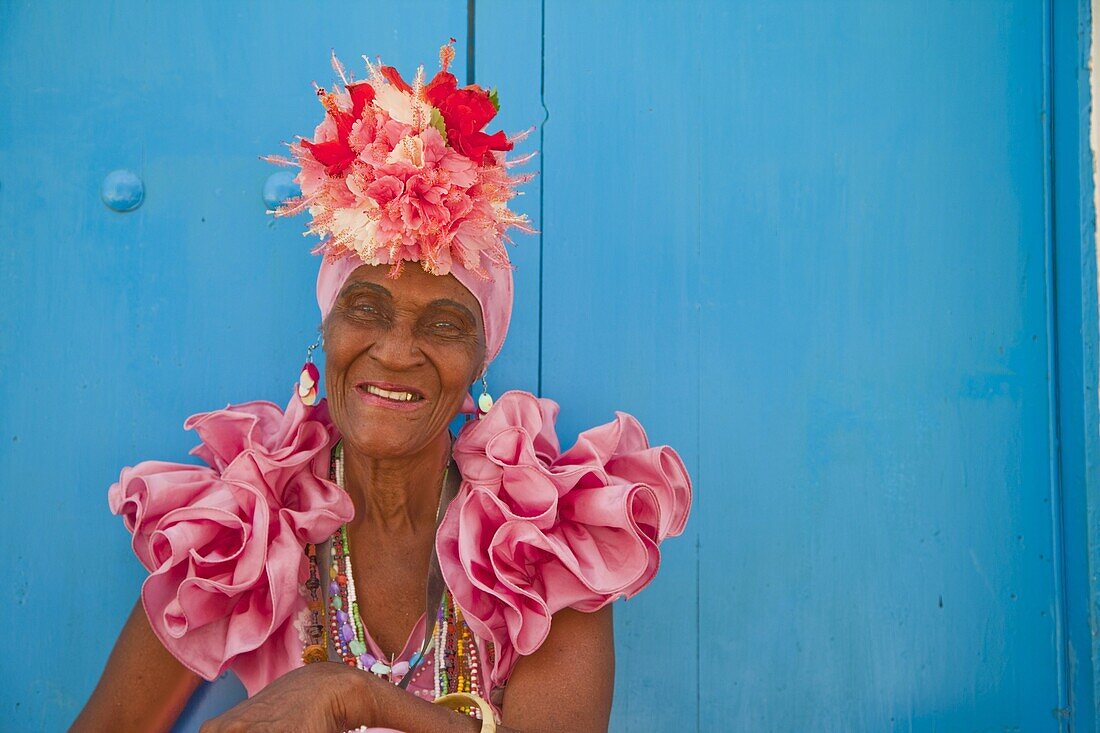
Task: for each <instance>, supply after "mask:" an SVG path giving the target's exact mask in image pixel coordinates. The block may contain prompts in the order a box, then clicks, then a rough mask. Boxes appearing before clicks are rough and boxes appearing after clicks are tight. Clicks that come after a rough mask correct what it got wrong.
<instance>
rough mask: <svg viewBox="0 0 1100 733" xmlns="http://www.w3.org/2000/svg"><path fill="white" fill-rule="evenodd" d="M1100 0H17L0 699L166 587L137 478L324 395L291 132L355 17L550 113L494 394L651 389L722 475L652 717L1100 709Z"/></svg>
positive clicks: (692, 541)
mask: <svg viewBox="0 0 1100 733" xmlns="http://www.w3.org/2000/svg"><path fill="white" fill-rule="evenodd" d="M1086 8H1087V3H1081V4H1078V3H1076V2H1057V1H1055V2H1053V4H1051V3H1047V2H1036V1H1033V0H1018V1H1016V2H1007V1H1004V2H1000V1H999V2H963V3H958V2H950V3H949V2H935V3H931V4H929V3H927V2H916V1H913V2H909V1H908V0H906V1H902V0H896V1H892V2H887V1H886V0H879V1H877V2H872V1H870V0H867V1H864V2H855V1H853V2H844V3H821V2H815V1H812V0H805V1H802V2H772V1H764V0H753V1H751V2H750V1H744V2H717V1H714V2H693V3H689V2H673V1H671V0H669V1H667V2H656V1H654V2H645V3H628V2H623V1H616V2H599V3H594V2H580V1H579V0H578V1H568V2H567V1H561V0H546V2H545V3H539V2H520V1H518V0H516V1H513V0H477V2H476V5H475V4H474V3H473V2H469V3H468V2H466V1H465V0H422V1H420V2H402V3H382V2H374V3H366V2H358V3H336V2H318V3H310V4H301V3H295V2H290V1H289V0H287V1H284V2H265V3H259V2H249V3H242V2H238V3H214V2H194V3H187V4H175V3H174V4H169V3H145V2H137V1H136V0H127V1H118V2H99V3H80V2H59V1H57V0H55V1H53V2H33V3H32V2H22V1H20V2H16V1H14V0H7V1H6V2H0V289H2V291H3V292H4V294H5V295H4V300H3V306H2V307H0V367H2V373H3V375H4V377H3V379H0V487H2V491H3V494H2V496H3V498H4V506H5V508H6V512H5V514H6V515H7V524H6V528H5V530H4V531H3V532H2V533H0V579H2V580H3V582H4V587H6V588H7V589H8V592H7V593H6V594H4V595H3V596H0V629H2V631H0V639H2V640H3V642H4V649H5V650H6V652H5V654H4V655H2V656H0V660H2V661H0V674H2V676H3V677H4V679H5V680H6V684H5V685H3V686H2V687H0V720H2V721H3V722H0V728H2V729H4V730H8V729H10V730H57V729H60V728H62V727H64V726H65V725H66V724H67V723H68V722H69V721H71V719H72V718H73V716H74V715H75V714H76V712H77V711H78V710H79V708H80V706H81V705H82V704H83V702H84V700H85V699H86V697H87V695H88V693H89V692H90V690H91V688H92V686H93V685H94V683H95V681H96V679H97V678H98V675H99V672H100V670H101V668H102V664H103V662H104V660H105V659H106V656H107V654H108V652H109V650H110V646H111V644H112V642H113V639H114V637H115V635H116V634H117V632H118V630H119V628H120V627H121V625H122V622H123V620H124V618H125V615H126V613H127V611H128V610H129V608H130V607H131V605H132V604H133V602H134V599H135V597H136V594H137V591H138V587H139V585H140V582H141V578H142V576H143V573H142V572H141V570H140V568H139V566H138V564H137V562H136V560H135V559H134V558H133V557H132V555H131V553H130V550H129V546H128V536H127V535H126V533H125V532H124V531H123V529H122V527H121V523H120V522H119V521H118V520H117V518H114V517H112V516H111V515H110V514H109V513H108V511H107V508H106V487H107V486H108V485H109V484H110V483H111V481H113V480H114V478H115V477H116V476H117V472H118V469H119V468H120V467H121V466H123V465H126V464H131V463H133V462H136V461H138V460H141V459H143V458H150V457H158V458H165V459H180V458H182V457H183V456H184V454H185V453H186V450H187V449H188V448H190V447H191V445H192V444H193V441H194V439H193V437H192V436H191V435H188V434H185V433H183V432H182V430H181V429H180V425H181V423H182V421H183V419H184V418H185V417H186V416H187V415H189V414H191V413H193V412H196V411H200V410H205V409H210V408H213V407H219V406H222V405H224V404H225V403H227V402H238V401H244V400H248V399H257V398H265V399H272V400H275V401H277V402H282V401H284V400H285V399H286V398H287V395H288V394H289V392H288V390H289V388H290V385H291V383H292V382H293V381H294V379H295V377H296V370H297V368H298V366H299V365H300V363H301V359H302V354H303V350H304V348H305V346H306V345H307V344H308V343H309V342H310V341H311V338H312V332H313V329H314V328H315V327H316V321H317V316H316V311H315V305H314V301H313V295H312V292H313V290H312V287H313V277H314V274H315V271H316V260H315V259H314V258H312V257H311V256H310V255H309V252H308V249H309V247H308V245H307V243H306V242H305V241H304V240H303V239H302V238H301V236H300V235H299V231H300V229H301V227H302V226H303V223H304V222H303V221H301V220H290V221H287V220H280V221H278V222H272V221H271V220H270V218H269V217H267V216H266V215H265V214H264V209H265V205H264V202H263V200H262V196H261V192H262V189H263V186H264V183H265V181H266V179H267V177H268V176H269V175H270V174H271V173H272V172H274V169H273V168H271V167H270V166H268V165H267V164H265V163H263V162H261V161H260V160H258V156H260V155H263V154H268V153H274V152H279V147H280V146H279V143H280V141H281V140H284V139H288V138H289V137H290V136H291V135H293V134H294V133H296V132H301V131H304V130H307V129H310V127H311V126H312V125H313V124H314V123H315V121H316V119H317V115H318V107H317V104H316V101H315V100H314V99H313V97H312V94H311V88H310V82H311V81H312V80H316V81H318V82H319V83H322V84H327V83H329V82H330V81H331V79H332V72H331V70H330V69H329V66H328V53H329V49H330V48H334V49H335V50H336V52H337V54H338V55H340V56H341V57H342V58H343V59H344V60H345V62H346V63H348V64H349V65H356V62H357V60H358V58H359V54H361V53H368V54H371V55H375V54H379V55H381V56H382V57H383V58H384V59H385V60H386V61H387V62H388V63H395V64H396V65H398V66H399V67H400V68H402V69H403V70H405V71H406V72H411V70H412V68H413V67H414V66H415V64H416V63H419V62H424V63H426V64H427V65H428V66H429V70H430V69H431V68H433V65H434V58H435V54H436V51H437V49H438V46H439V45H440V43H442V42H443V41H444V40H446V39H447V38H448V37H450V36H454V37H456V38H457V39H458V45H457V47H458V48H459V49H461V50H466V49H469V51H470V52H471V55H470V56H468V57H466V56H465V54H460V57H459V62H458V64H457V66H458V70H459V72H461V71H462V69H463V67H464V65H467V64H468V68H469V70H470V72H471V73H472V75H473V76H474V77H475V78H476V80H477V81H479V82H481V83H484V84H489V85H495V86H497V87H499V89H500V95H501V100H502V102H503V105H504V107H503V110H502V115H501V120H502V122H503V125H504V127H505V128H506V129H508V130H512V131H515V130H519V129H522V128H524V127H526V126H528V125H532V124H536V125H538V130H537V132H536V133H535V134H534V135H532V137H531V138H530V139H529V141H528V142H527V143H525V144H524V146H525V149H538V150H539V151H540V155H539V157H538V158H537V164H536V165H535V166H534V168H537V169H538V170H539V171H540V177H539V179H537V180H536V182H534V183H533V184H531V185H530V186H528V187H527V189H526V194H525V196H524V197H523V198H522V199H521V200H520V208H521V210H523V211H526V212H527V213H529V214H530V215H531V217H532V218H533V219H534V220H535V222H536V223H537V225H538V226H539V228H540V229H541V232H542V234H541V235H540V236H535V237H522V238H520V240H519V243H518V245H517V247H516V248H515V249H514V250H513V253H514V257H515V262H516V263H517V266H518V268H519V269H518V272H517V309H516V314H515V316H514V320H513V328H512V331H511V334H510V336H509V340H508V343H507V345H506V347H505V351H504V352H503V354H502V355H501V357H500V358H499V359H498V361H497V362H496V363H495V364H494V366H493V367H492V369H491V370H490V384H491V386H492V388H493V390H494V391H501V390H503V389H506V388H512V387H516V388H523V389H530V390H533V391H538V392H541V393H542V394H544V395H546V396H549V397H552V398H554V399H556V400H557V401H559V402H560V403H561V405H562V418H561V430H562V432H563V438H565V439H567V440H568V439H571V437H572V436H573V435H575V434H576V432H578V431H579V430H581V429H583V428H585V427H587V426H589V425H592V424H594V423H597V422H602V421H605V420H607V419H609V418H610V416H611V414H612V411H613V410H615V409H625V410H628V411H631V412H633V413H634V414H636V415H637V416H638V417H639V418H640V419H641V420H642V422H643V424H644V425H646V426H647V428H648V430H649V432H650V436H651V438H652V439H653V440H654V441H657V442H667V443H670V444H672V445H674V446H675V447H677V448H678V449H679V450H680V451H681V453H682V455H683V456H684V458H685V460H686V461H687V464H688V466H689V469H690V471H691V472H692V474H693V476H694V477H695V479H696V486H697V503H696V506H695V511H694V514H693V517H692V520H691V522H690V523H689V526H688V530H687V532H686V533H685V535H684V536H683V537H681V538H679V539H678V540H672V541H670V542H669V543H668V545H667V546H666V547H667V551H666V552H665V554H664V558H663V564H662V570H661V572H660V574H659V576H658V579H657V580H656V582H655V583H654V585H653V586H652V587H651V588H650V589H648V590H647V591H646V592H644V593H643V594H641V595H640V596H638V597H637V598H636V599H634V600H631V601H629V602H626V603H620V604H619V606H618V607H617V609H616V632H617V651H618V675H617V683H616V687H617V690H616V701H615V711H614V715H613V722H612V728H613V729H614V730H622V731H627V730H631V731H634V730H653V731H684V730H699V731H724V730H739V731H740V730H761V731H764V730H766V731H773V730H774V731H787V730H790V731H795V730H798V731H801V730H815V731H816V730H822V731H830V730H856V731H879V730H905V731H908V730H919V731H926V730H927V731H932V730H951V731H956V730H958V731H962V730H1019V731H1047V730H1067V731H1068V730H1071V729H1072V730H1089V729H1095V730H1100V723H1098V717H1100V716H1098V715H1097V710H1096V705H1097V700H1098V699H1100V697H1098V695H1097V689H1098V685H1100V681H1098V680H1097V678H1096V675H1095V671H1096V666H1095V665H1096V660H1097V652H1098V649H1097V643H1098V642H1097V636H1096V634H1095V633H1094V632H1093V629H1097V628H1100V626H1097V620H1098V613H1100V608H1098V606H1097V602H1098V600H1100V597H1098V596H1097V588H1098V587H1100V578H1098V575H1097V573H1098V572H1100V571H1098V570H1097V569H1096V568H1097V567H1100V549H1098V544H1097V543H1098V541H1100V527H1098V522H1097V521H1096V517H1100V509H1098V508H1097V507H1098V506H1100V492H1098V488H1097V487H1098V485H1100V484H1098V477H1097V476H1096V465H1098V464H1097V462H1096V456H1097V451H1096V449H1097V435H1096V433H1097V408H1096V344H1097V337H1096V332H1097V318H1096V287H1095V278H1096V266H1095V259H1094V257H1093V253H1092V248H1091V242H1090V237H1091V235H1092V231H1091V223H1090V222H1091V216H1092V209H1091V182H1090V178H1089V174H1090V165H1091V163H1090V160H1089V157H1088V149H1087V145H1085V144H1084V140H1085V139H1086V134H1087V131H1086V128H1085V127H1083V125H1082V120H1083V119H1085V117H1084V114H1085V113H1086V112H1087V108H1088V107H1087V96H1086V94H1085V92H1084V90H1085V86H1084V85H1083V82H1082V80H1083V79H1084V76H1083V73H1082V72H1083V69H1084V56H1083V49H1085V48H1087V45H1088V44H1087V42H1088V38H1087V33H1083V32H1082V29H1087V27H1088V13H1087V9H1086ZM471 33H472V37H471ZM468 41H470V43H468ZM120 168H121V169H129V170H131V171H133V172H134V173H136V174H137V175H138V176H139V177H140V178H141V179H142V181H143V183H144V186H145V199H144V202H143V204H142V205H141V207H140V208H138V209H136V210H134V211H132V212H130V213H125V214H120V213H117V212H114V211H112V210H110V209H108V208H107V207H106V206H104V204H103V202H102V201H101V199H100V186H101V183H102V181H103V179H104V177H105V176H106V175H107V174H108V173H109V172H110V171H112V170H115V169H120ZM1090 510H1091V512H1092V516H1093V520H1091V521H1090V519H1089V516H1090V514H1089V512H1090ZM1090 553H1091V556H1092V557H1093V558H1094V559H1093V567H1092V570H1091V574H1090V567H1089V562H1088V558H1089V557H1090ZM1090 624H1092V626H1091V628H1090ZM241 694H242V693H241V690H240V688H239V685H237V684H236V682H235V680H233V679H231V678H228V679H225V680H222V681H219V682H217V683H215V684H213V685H209V686H206V687H204V688H203V689H202V690H201V692H200V693H199V694H198V695H197V696H196V699H195V700H194V701H193V703H192V706H191V707H190V709H189V710H188V712H187V713H186V714H185V716H184V719H183V720H181V722H180V724H179V726H178V729H179V730H195V729H196V728H197V727H198V725H199V724H200V723H201V721H202V720H203V719H204V718H205V717H208V716H210V715H212V714H214V712H216V711H217V710H220V709H221V708H223V707H224V706H226V705H228V704H231V703H232V701H233V700H235V699H237V698H238V697H239V696H240V695H241Z"/></svg>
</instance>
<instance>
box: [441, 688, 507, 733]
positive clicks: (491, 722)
mask: <svg viewBox="0 0 1100 733" xmlns="http://www.w3.org/2000/svg"><path fill="white" fill-rule="evenodd" d="M433 702H435V704H436V705H442V706H443V707H445V708H450V709H451V710H454V711H455V712H462V711H461V710H460V708H463V707H469V706H471V705H474V706H476V707H477V708H478V709H479V710H480V711H481V733H496V732H497V719H496V718H495V717H494V716H493V709H492V708H491V707H490V706H489V703H488V702H486V700H485V698H483V697H478V696H477V695H471V694H470V693H468V692H452V693H451V694H450V695H443V696H442V697H437V698H436V699H435V700H434V701H433Z"/></svg>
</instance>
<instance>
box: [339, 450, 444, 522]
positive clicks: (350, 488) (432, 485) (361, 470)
mask: <svg viewBox="0 0 1100 733" xmlns="http://www.w3.org/2000/svg"><path fill="white" fill-rule="evenodd" d="M450 458H451V436H450V434H449V433H448V432H447V431H446V430H444V431H443V432H442V433H440V434H439V436H438V437H437V438H435V439H433V440H432V441H431V442H429V443H428V445H426V446H425V447H424V448H423V449H422V450H421V451H419V452H418V453H414V454H411V455H408V456H400V457H398V458H374V457H371V456H367V455H364V454H362V453H358V452H356V451H355V450H354V449H353V448H352V447H351V446H350V445H348V444H347V443H345V444H344V484H345V486H344V488H345V490H346V491H347V492H348V494H349V495H350V496H351V500H352V503H353V504H354V505H355V518H354V519H353V520H352V521H351V523H350V525H349V528H350V529H354V528H356V527H360V526H367V527H372V528H380V529H384V530H386V531H391V532H392V531H406V532H412V533H419V532H420V531H421V530H424V529H425V528H427V529H430V530H432V531H434V529H435V520H436V510H437V509H438V507H439V494H440V489H441V488H442V485H443V471H444V469H445V468H446V466H447V463H448V461H450Z"/></svg>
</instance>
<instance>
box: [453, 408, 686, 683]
mask: <svg viewBox="0 0 1100 733" xmlns="http://www.w3.org/2000/svg"><path fill="white" fill-rule="evenodd" d="M557 415H558V405H557V404H556V403H555V402H553V401H551V400H548V399H545V398H538V397H535V396H534V395H532V394H530V393H528V392H507V393H505V394H504V395H502V396H501V397H500V399H499V400H497V402H496V403H495V404H494V405H493V408H492V409H491V410H490V411H489V412H488V414H487V415H485V416H484V417H483V418H482V419H481V420H478V421H476V422H471V423H469V424H467V425H466V427H464V428H463V430H462V432H461V434H460V435H459V437H458V439H457V440H456V441H455V445H454V457H455V460H456V462H457V463H458V466H459V468H460V470H461V473H462V486H461V488H460V490H459V494H458V496H457V497H456V498H455V500H454V502H452V504H451V506H450V507H449V509H448V510H447V513H446V516H445V517H444V519H443V523H442V525H441V526H440V529H439V533H438V535H437V538H436V549H437V552H438V555H439V561H440V566H441V567H442V570H443V576H444V579H445V580H446V583H447V586H448V588H449V589H450V590H451V593H452V594H453V596H454V599H455V601H456V603H457V604H458V606H459V608H461V609H462V611H463V614H464V615H465V617H466V621H467V623H468V624H469V625H470V628H471V630H472V631H473V632H474V633H475V634H476V635H477V636H479V637H481V638H482V639H484V640H489V641H491V643H492V646H493V651H494V654H493V665H492V669H491V673H490V677H491V682H492V684H493V685H499V684H503V682H504V681H505V680H507V678H508V676H509V675H510V674H511V670H512V667H513V666H514V665H515V663H516V661H517V659H518V657H519V656H520V655H527V654H531V653H532V652H534V651H535V650H536V649H538V648H539V646H540V645H541V644H542V643H543V641H545V639H546V636H547V634H548V633H549V632H550V620H551V616H552V615H553V614H554V613H555V612H557V611H559V610H561V609H563V608H574V609H577V610H580V611H595V610H597V609H599V608H602V607H603V606H606V605H607V604H608V603H611V602H612V601H614V600H616V599H617V598H621V597H626V598H629V597H631V596H633V595H634V594H636V593H637V592H638V591H640V590H641V589H642V588H644V587H645V586H646V585H647V584H649V582H650V581H651V580H653V577H654V575H655V574H656V572H657V566H658V564H659V562H660V550H659V549H658V545H659V544H660V542H661V541H663V540H664V539H665V538H666V537H669V536H672V535H678V534H680V533H681V532H682V531H683V529H684V525H685V524H686V522H687V517H688V511H689V509H690V507H691V479H690V478H689V476H688V473H687V470H686V469H685V467H684V463H683V461H682V460H681V459H680V457H679V455H677V453H676V451H674V450H672V449H671V448H669V447H668V446H657V447H650V445H649V442H648V439H647V438H646V434H645V431H644V430H643V429H642V426H641V425H640V424H639V423H638V421H637V420H636V419H634V418H633V417H631V416H630V415H628V414H626V413H623V412H617V413H615V419H614V420H613V421H611V422H609V423H607V424H606V425H600V426H598V427H595V428H592V429H590V430H586V431H585V432H583V433H581V434H580V435H579V436H578V438H577V442H576V444H575V445H574V446H573V447H572V448H570V449H569V450H567V451H566V452H564V453H562V452H561V450H560V447H559V445H558V438H557V435H556V433H555V431H554V422H555V420H556V418H557Z"/></svg>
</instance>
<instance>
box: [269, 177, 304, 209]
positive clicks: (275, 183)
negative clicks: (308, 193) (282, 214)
mask: <svg viewBox="0 0 1100 733" xmlns="http://www.w3.org/2000/svg"><path fill="white" fill-rule="evenodd" d="M301 195H302V189H301V188H299V187H298V184H297V183H295V182H294V173H293V172H291V171H278V172H276V173H272V174H271V175H270V176H268V177H267V180H266V181H264V203H265V204H266V205H267V208H268V210H269V211H270V210H273V209H275V208H276V207H277V206H278V205H279V204H281V203H283V202H284V201H286V200H287V199H290V198H294V197H295V196H301Z"/></svg>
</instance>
